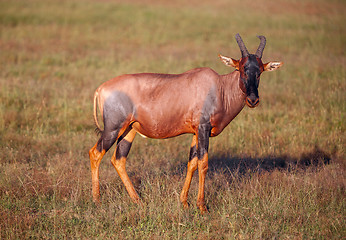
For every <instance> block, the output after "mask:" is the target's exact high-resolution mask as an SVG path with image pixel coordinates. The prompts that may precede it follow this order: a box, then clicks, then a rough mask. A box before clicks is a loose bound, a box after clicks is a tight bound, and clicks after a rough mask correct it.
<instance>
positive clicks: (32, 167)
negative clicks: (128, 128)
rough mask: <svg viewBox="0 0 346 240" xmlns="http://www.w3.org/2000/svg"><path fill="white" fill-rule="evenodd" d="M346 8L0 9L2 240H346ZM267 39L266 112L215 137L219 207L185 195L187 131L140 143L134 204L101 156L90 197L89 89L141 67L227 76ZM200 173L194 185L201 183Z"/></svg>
mask: <svg viewBox="0 0 346 240" xmlns="http://www.w3.org/2000/svg"><path fill="white" fill-rule="evenodd" d="M345 10H346V3H345V2H344V1H338V0H332V1H326V0H314V1H313V0H304V1H296V0H292V1H286V0H278V1H275V2H273V1H269V0H264V1H251V0H244V1H226V0H214V1H210V0H200V1H196V0H192V1H189V2H188V3H186V2H185V1H182V0H178V1H158V0H146V1H139V0H130V1H120V0H115V1H107V0H99V1H96V0H95V1H93V0H72V1H53V0H47V1H42V0H27V1H23V0H12V1H4V0H0V150H1V151H0V238H1V239H17V238H19V239H23V238H30V237H32V238H82V239H90V238H96V239H97V238H100V239H101V238H102V239H104V238H110V239H114V238H119V239H122V238H128V239H156V238H160V239H161V238H165V239H170V238H175V239H196V238H201V239H255V238H263V239H268V238H277V239H281V238H284V239H286V238H288V239H303V238H304V239H305V238H314V239H316V238H317V239H319V238H321V239H326V238H327V239H331V238H334V239H340V238H342V237H343V236H345V178H344V175H345V174H344V173H345V161H344V159H345V102H346V101H345V100H346V97H345V90H346V89H345V88H346V81H345V68H344V66H345V45H346V44H345V43H346V25H345V21H346V17H345V14H344V12H345ZM236 33H240V35H241V36H242V37H243V39H244V42H245V44H246V46H247V48H248V49H249V51H250V52H254V51H255V50H256V49H257V46H258V44H259V40H258V39H257V38H256V35H265V36H266V37H267V46H266V48H265V50H264V54H263V61H264V62H266V61H272V60H278V61H283V62H284V63H285V64H284V66H283V67H282V68H280V69H279V70H278V71H276V72H273V73H264V74H263V75H262V77H261V84H260V96H261V103H260V106H259V107H258V108H256V109H253V110H252V109H248V108H245V109H244V110H243V112H241V113H240V114H239V116H238V117H237V118H236V119H235V120H234V121H233V122H232V123H231V124H230V126H228V127H227V128H226V130H225V131H224V132H223V133H222V134H221V135H220V136H219V137H217V138H213V139H211V144H210V166H211V167H210V171H209V174H208V178H207V183H206V184H207V186H206V187H207V189H206V199H207V201H208V202H207V204H208V207H209V208H210V213H209V214H208V215H207V216H201V215H200V214H199V213H198V211H197V210H196V208H195V207H194V205H195V199H196V194H197V193H196V189H197V180H198V178H194V179H193V182H192V188H191V191H190V198H189V199H190V200H191V208H190V209H189V210H188V211H185V210H183V209H182V207H181V206H180V204H179V201H178V196H179V192H180V190H181V187H182V184H183V181H184V177H185V172H186V163H187V158H188V154H189V145H190V141H191V136H189V135H186V136H180V137H178V138H174V139H167V140H153V139H142V138H140V137H136V139H135V142H134V145H133V147H132V149H131V152H130V155H129V161H128V163H127V166H128V172H129V174H130V175H131V178H132V179H133V180H134V182H135V185H136V187H137V189H138V192H139V193H140V195H141V196H142V198H143V200H144V206H142V207H139V206H136V205H133V204H132V203H131V202H130V199H129V197H128V196H127V193H126V191H125V189H124V188H123V186H122V183H121V181H120V179H119V177H118V176H117V174H116V172H115V170H114V169H113V167H112V166H111V164H110V161H109V160H110V155H111V154H112V152H113V151H114V148H112V149H111V150H110V153H108V154H107V155H106V156H105V157H104V160H103V162H102V163H101V174H100V176H101V186H102V189H101V194H102V197H103V204H102V205H101V206H100V207H95V206H94V205H93V203H92V201H91V176H90V173H89V172H90V170H89V159H88V154H87V152H88V150H89V149H90V148H91V147H92V146H93V145H94V144H95V142H96V141H97V136H96V135H95V134H94V124H93V118H92V96H93V92H94V90H95V89H96V88H97V87H98V86H99V85H100V84H101V83H102V82H104V81H106V80H108V79H110V78H113V77H115V76H117V75H120V74H125V73H136V72H162V73H181V72H184V71H186V70H189V69H191V68H195V67H211V68H213V69H214V70H215V71H217V72H218V73H220V74H225V73H228V72H230V71H233V69H227V68H226V67H225V66H224V65H223V64H222V63H221V62H220V61H219V60H218V57H217V55H218V54H219V53H221V54H224V55H227V56H230V57H233V58H236V59H238V58H240V51H239V48H238V46H237V44H236V42H235V40H234V36H235V34H236ZM195 177H196V176H195Z"/></svg>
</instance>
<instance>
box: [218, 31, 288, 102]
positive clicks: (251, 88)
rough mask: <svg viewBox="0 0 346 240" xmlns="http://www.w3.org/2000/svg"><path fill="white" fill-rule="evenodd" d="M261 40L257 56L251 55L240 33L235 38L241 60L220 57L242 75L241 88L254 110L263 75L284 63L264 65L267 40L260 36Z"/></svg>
mask: <svg viewBox="0 0 346 240" xmlns="http://www.w3.org/2000/svg"><path fill="white" fill-rule="evenodd" d="M258 38H259V39H260V40H261V42H260V44H259V46H258V49H257V51H256V53H255V54H250V53H249V52H248V50H247V49H246V47H245V44H244V42H243V40H242V39H241V37H240V35H239V33H238V34H237V35H236V36H235V39H236V40H237V43H238V45H239V48H240V51H241V59H240V60H235V59H233V58H230V57H226V56H222V55H219V57H220V59H221V61H222V62H223V63H224V64H225V65H227V66H229V67H234V68H236V69H237V71H239V73H240V80H241V81H240V88H241V89H242V91H243V92H244V93H245V94H246V95H247V96H246V100H245V101H246V104H247V105H248V106H249V107H251V108H254V107H256V106H257V105H258V104H259V96H258V85H259V82H260V76H261V73H262V72H264V71H274V70H276V69H278V68H279V67H281V66H282V64H283V63H282V62H268V63H265V64H263V63H262V53H263V50H264V47H265V45H266V38H265V37H264V36H258Z"/></svg>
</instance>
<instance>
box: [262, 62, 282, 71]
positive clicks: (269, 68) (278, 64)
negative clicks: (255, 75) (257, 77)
mask: <svg viewBox="0 0 346 240" xmlns="http://www.w3.org/2000/svg"><path fill="white" fill-rule="evenodd" d="M283 64H284V63H283V62H268V63H265V64H263V67H264V71H268V72H271V71H274V70H276V69H278V68H279V67H281V66H282V65H283Z"/></svg>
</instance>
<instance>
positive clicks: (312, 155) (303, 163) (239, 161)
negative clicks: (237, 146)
mask: <svg viewBox="0 0 346 240" xmlns="http://www.w3.org/2000/svg"><path fill="white" fill-rule="evenodd" d="M330 161H331V154H329V153H327V152H325V151H323V150H321V149H320V148H319V147H317V146H316V147H315V148H314V149H313V150H312V151H310V152H307V153H303V154H301V156H300V157H299V158H293V157H290V156H288V155H282V156H275V155H273V156H267V157H261V158H251V157H239V156H232V154H231V153H226V154H225V153H223V154H219V155H218V154H216V155H213V156H211V157H210V158H209V170H208V173H211V174H213V173H215V172H223V171H230V172H237V173H238V174H240V175H243V174H245V173H247V172H254V171H272V170H275V169H277V170H288V171H290V170H293V169H306V168H308V167H312V166H319V165H322V164H329V163H330Z"/></svg>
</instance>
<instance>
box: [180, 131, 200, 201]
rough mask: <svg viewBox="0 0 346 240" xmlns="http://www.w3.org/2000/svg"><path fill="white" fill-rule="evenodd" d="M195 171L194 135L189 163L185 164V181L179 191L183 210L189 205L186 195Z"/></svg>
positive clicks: (195, 149)
mask: <svg viewBox="0 0 346 240" xmlns="http://www.w3.org/2000/svg"><path fill="white" fill-rule="evenodd" d="M196 169H197V137H196V135H193V138H192V143H191V149H190V157H189V162H188V164H187V173H186V179H185V183H184V187H183V190H182V191H181V194H180V202H181V203H182V204H183V205H184V207H185V208H188V207H189V204H188V203H187V195H188V193H189V189H190V185H191V180H192V176H193V174H194V172H195V171H196Z"/></svg>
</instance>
